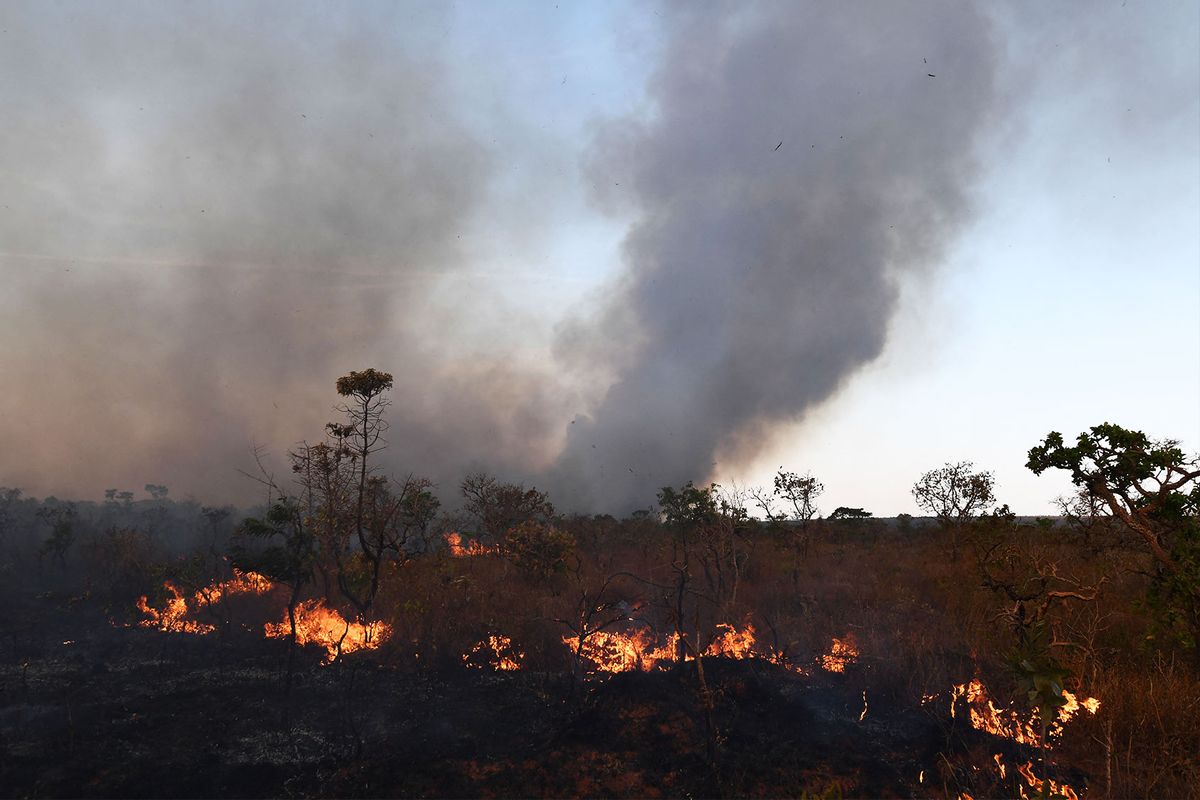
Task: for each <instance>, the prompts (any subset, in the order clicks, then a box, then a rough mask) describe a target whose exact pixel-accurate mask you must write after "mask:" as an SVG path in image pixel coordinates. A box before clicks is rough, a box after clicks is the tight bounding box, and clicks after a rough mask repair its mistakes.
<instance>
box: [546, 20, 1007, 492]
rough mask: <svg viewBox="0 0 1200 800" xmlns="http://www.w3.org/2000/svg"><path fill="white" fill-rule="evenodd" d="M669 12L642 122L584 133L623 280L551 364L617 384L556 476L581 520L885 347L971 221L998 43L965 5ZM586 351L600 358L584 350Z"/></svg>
mask: <svg viewBox="0 0 1200 800" xmlns="http://www.w3.org/2000/svg"><path fill="white" fill-rule="evenodd" d="M722 11H723V12H725V13H713V12H714V10H713V9H712V8H710V7H708V6H703V7H697V6H692V5H688V6H686V7H684V8H681V9H677V13H675V14H674V15H673V16H672V18H671V19H670V21H669V23H668V30H669V39H668V41H667V43H666V45H665V52H664V55H663V59H662V63H661V65H660V66H659V68H658V70H657V72H656V73H655V74H654V76H653V78H652V83H651V91H650V95H651V99H652V100H653V102H654V110H653V114H652V115H651V117H650V118H649V119H648V120H641V119H638V120H619V121H613V122H611V123H609V124H608V125H607V126H606V128H605V129H604V130H603V132H602V133H601V134H600V136H599V139H598V143H597V145H596V148H595V151H594V152H593V153H592V157H591V162H590V171H591V174H592V175H593V177H594V180H595V184H596V185H597V186H598V187H600V189H601V193H600V200H601V201H602V202H604V203H607V204H610V205H613V206H615V207H617V208H619V209H623V210H624V211H625V212H626V213H631V214H632V215H634V218H635V219H636V222H635V223H634V225H633V227H632V229H631V231H630V233H629V235H628V238H627V239H626V241H625V244H624V258H625V266H626V271H625V273H624V275H623V277H622V278H621V280H620V282H619V284H618V285H617V286H615V287H614V289H613V292H612V294H611V296H610V297H609V299H608V300H607V302H606V304H605V307H604V308H603V309H602V310H600V311H599V312H598V313H597V314H596V316H595V317H594V318H593V319H592V320H590V321H589V322H586V323H581V324H579V325H576V326H573V327H572V328H571V329H570V330H569V331H567V332H566V333H564V336H563V339H562V341H561V343H560V344H561V346H562V348H563V350H564V351H565V352H567V353H570V352H574V351H576V350H580V351H584V352H586V353H587V362H588V363H589V364H594V363H597V362H599V363H601V364H604V365H607V366H608V367H609V369H611V371H612V372H613V374H614V375H615V382H614V383H613V384H612V385H611V388H609V389H608V391H607V394H606V395H605V396H604V398H603V400H602V401H601V402H600V403H599V405H598V406H597V407H596V408H595V410H594V412H593V413H592V414H591V415H590V418H588V419H581V420H578V421H577V422H576V423H575V424H574V425H573V426H572V431H571V435H570V440H569V443H568V446H567V449H566V451H565V453H564V455H563V456H562V458H561V460H560V463H559V470H560V471H559V473H558V474H559V476H560V478H561V480H563V481H564V483H566V484H567V485H569V486H571V487H572V489H571V493H573V494H575V495H577V496H579V497H590V500H591V503H592V505H593V506H594V507H597V508H612V507H621V508H630V507H634V506H645V505H649V504H650V503H651V502H652V501H653V497H654V491H655V489H656V487H660V486H664V485H678V484H680V483H681V482H682V481H686V480H703V479H705V478H706V477H707V476H709V475H711V473H712V471H713V467H714V466H715V464H716V463H717V462H718V461H719V460H725V459H727V460H729V461H732V462H737V461H739V460H744V459H746V458H747V457H749V456H752V455H753V454H754V453H755V452H756V450H757V448H758V447H759V446H760V445H761V444H762V442H763V441H764V437H766V436H767V435H768V434H769V432H770V431H771V429H772V426H774V425H776V424H777V423H779V422H781V421H790V420H793V419H795V418H796V417H798V416H799V415H801V414H803V413H804V411H805V410H806V409H808V408H810V407H812V406H813V405H814V404H816V403H820V402H822V401H824V400H826V399H827V398H829V397H830V396H831V395H833V394H834V393H835V392H836V391H837V389H838V387H839V385H840V384H841V383H842V382H843V381H844V380H846V378H847V377H848V376H850V375H851V374H853V372H854V371H855V370H856V369H857V368H859V367H861V366H862V365H864V364H866V363H867V362H869V361H871V360H872V359H873V358H875V357H876V356H878V355H879V353H880V351H881V349H882V348H883V346H884V342H885V340H886V336H887V330H888V324H889V321H890V319H891V317H892V314H893V311H894V309H895V306H896V302H897V292H898V279H899V278H900V277H901V276H903V275H904V274H906V273H911V272H913V271H917V270H922V269H925V268H928V267H930V266H931V265H933V264H935V263H936V262H937V260H938V258H939V256H940V255H942V254H943V252H944V251H945V248H946V245H947V243H948V242H950V241H951V240H952V237H953V236H954V234H955V233H957V232H958V231H959V230H960V229H961V228H962V226H963V223H964V221H965V220H967V219H968V212H969V209H970V205H971V197H970V187H971V185H972V181H973V179H974V178H975V176H976V172H977V165H976V161H975V153H976V145H977V142H978V139H979V138H980V134H981V133H982V132H983V131H984V129H985V124H986V122H987V121H988V119H989V112H990V111H991V109H992V106H993V101H994V90H993V76H994V72H995V64H994V63H993V52H994V49H995V48H994V46H993V43H992V41H991V37H990V33H989V27H988V24H987V22H986V20H985V19H984V18H983V17H982V16H981V14H980V12H979V10H978V9H976V8H974V7H972V6H970V5H968V4H962V3H943V4H930V3H925V2H921V3H882V4H880V3H871V4H862V3H842V4H836V5H828V4H802V3H779V4H770V5H759V6H745V5H742V4H736V5H730V6H727V7H722ZM597 349H599V352H597Z"/></svg>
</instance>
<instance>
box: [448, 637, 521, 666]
mask: <svg viewBox="0 0 1200 800" xmlns="http://www.w3.org/2000/svg"><path fill="white" fill-rule="evenodd" d="M462 660H463V663H464V664H466V665H467V666H468V667H470V668H472V669H483V667H484V665H485V664H486V665H487V666H489V667H491V668H492V669H495V670H499V671H501V672H509V671H512V670H518V669H521V662H522V661H524V660H525V653H523V652H522V651H521V650H518V649H517V647H516V645H514V644H513V641H512V639H510V638H508V637H507V636H489V637H487V638H486V639H484V640H483V641H481V642H479V643H478V644H476V645H475V646H474V647H472V648H471V650H470V652H467V653H463V657H462ZM481 661H482V662H483V663H480V662H481Z"/></svg>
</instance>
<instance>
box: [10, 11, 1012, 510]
mask: <svg viewBox="0 0 1200 800" xmlns="http://www.w3.org/2000/svg"><path fill="white" fill-rule="evenodd" d="M382 8H383V10H382V11H381V10H379V9H377V8H374V7H366V6H354V7H349V8H347V9H345V10H344V11H342V12H336V11H332V10H330V9H329V8H322V9H321V10H320V11H319V13H318V12H316V11H314V10H313V8H311V7H308V6H296V7H293V6H291V5H286V6H269V5H267V6H264V5H254V6H244V5H241V4H232V5H228V6H221V5H213V4H205V5H203V6H196V7H192V6H185V5H177V4H172V5H169V6H164V5H161V4H145V5H122V6H118V7H115V8H113V7H107V6H106V7H103V8H101V7H91V6H52V7H51V6H45V5H41V4H31V5H29V6H15V5H6V6H4V7H3V8H2V9H0V22H2V23H3V24H2V25H0V28H3V30H4V33H3V37H4V39H3V46H2V47H0V100H2V101H3V104H4V109H5V118H6V122H5V125H3V126H0V176H3V180H0V242H2V245H0V251H2V252H0V270H2V273H0V274H2V276H3V279H4V281H5V283H6V284H7V286H6V291H5V294H4V296H3V297H0V312H2V313H3V317H2V318H0V337H2V338H0V368H2V369H3V371H4V377H5V382H6V392H5V393H4V395H3V396H2V397H0V418H2V419H3V436H4V440H5V441H4V447H2V448H0V485H4V484H7V485H17V486H23V487H26V488H27V489H32V490H33V491H35V492H37V491H40V492H46V491H57V492H60V493H64V494H68V495H76V496H78V495H83V496H92V497H94V496H96V495H98V494H99V492H100V490H101V489H102V488H104V487H107V486H117V487H119V488H137V487H138V486H140V485H141V484H142V483H144V482H149V481H153V482H160V483H166V484H168V485H171V486H173V487H183V490H184V491H195V492H197V493H200V494H202V495H205V494H207V496H206V497H205V498H204V499H209V498H210V497H211V499H213V500H225V499H234V500H241V499H246V498H247V497H248V495H249V494H250V493H251V492H252V491H253V490H254V487H253V485H252V484H250V483H249V482H247V481H245V480H244V479H242V478H240V477H238V476H237V475H236V472H235V468H236V467H238V466H243V467H245V466H249V459H248V448H249V446H250V444H251V443H258V444H264V445H268V446H269V447H270V449H271V450H273V451H274V453H275V455H276V458H278V456H279V454H280V453H281V451H283V450H284V449H286V448H287V447H288V446H289V445H291V444H292V443H294V442H295V441H297V440H298V439H301V438H303V437H309V438H312V437H314V436H318V435H319V434H320V431H321V426H322V424H323V423H324V422H325V421H326V420H327V419H328V418H329V406H330V404H331V402H332V400H333V399H334V398H333V397H332V396H331V394H332V385H333V381H334V379H335V378H336V377H337V376H338V375H341V374H344V373H345V372H347V371H349V370H351V369H360V368H363V367H366V366H376V367H379V368H382V369H387V370H389V371H391V372H393V373H394V374H395V375H396V379H397V381H396V389H395V391H394V393H393V400H394V405H393V408H392V410H391V420H392V426H393V427H392V434H391V438H392V440H393V442H394V443H395V446H394V447H393V450H394V452H393V453H392V454H391V459H392V462H393V466H395V467H398V468H400V469H402V470H407V469H412V470H414V471H418V472H421V473H424V474H429V475H432V476H433V477H434V478H435V479H437V480H439V481H442V482H443V483H444V484H448V485H451V486H452V485H453V482H454V480H455V478H456V476H460V475H461V474H462V472H463V471H465V470H466V469H468V468H471V467H474V466H485V467H489V468H492V469H496V470H498V471H503V472H505V473H506V474H508V475H511V476H513V477H517V478H524V479H527V480H535V481H537V482H539V483H543V484H549V486H550V488H551V489H552V490H553V491H554V492H555V493H556V499H557V500H558V501H559V502H560V504H561V505H563V506H565V507H572V506H574V507H578V508H589V507H590V508H595V509H601V508H603V509H605V510H613V511H619V510H626V509H629V508H631V507H634V506H638V505H645V504H647V503H648V502H650V501H651V500H652V499H653V493H654V491H655V489H656V488H657V487H659V486H662V485H664V484H668V483H676V484H677V483H680V482H682V481H685V480H689V479H694V480H702V479H704V478H705V477H706V476H707V475H708V474H709V472H710V470H711V467H712V465H713V464H714V462H715V461H716V460H718V459H730V460H738V459H745V458H747V457H749V456H751V455H753V454H754V452H755V451H756V449H757V448H758V447H759V445H760V444H761V443H762V442H763V440H764V437H765V436H767V434H768V433H769V432H770V430H771V429H772V426H774V425H777V424H778V423H781V422H786V421H789V420H792V419H794V418H796V417H797V416H798V415H801V414H802V413H803V412H804V411H805V410H806V409H808V408H810V407H811V406H813V405H814V404H816V403H820V402H822V401H823V400H826V399H827V398H829V397H830V396H831V395H832V394H833V393H834V392H835V391H836V390H837V389H838V387H839V385H840V384H841V383H842V382H843V381H844V380H845V379H846V378H847V377H848V376H849V375H851V374H852V373H853V372H854V371H855V370H856V369H857V368H858V367H860V366H862V365H863V364H864V363H867V362H869V361H870V360H871V359H873V358H875V357H876V356H877V355H878V354H879V353H880V351H881V349H882V347H883V345H884V342H885V338H886V333H887V329H888V324H889V320H890V318H891V316H892V313H893V310H894V307H895V305H896V301H897V291H898V289H897V279H898V277H899V276H901V275H903V274H905V273H908V272H912V271H915V270H921V269H923V268H926V267H928V266H930V265H932V264H934V263H935V262H936V261H937V259H938V258H939V256H940V255H941V254H942V253H943V252H944V249H945V247H946V244H947V243H948V242H949V241H950V240H951V237H952V236H953V235H954V234H955V233H956V232H958V231H959V229H960V228H961V226H962V225H963V222H964V220H965V219H966V218H967V215H968V211H969V208H970V191H969V190H970V187H971V184H972V181H973V179H974V177H975V174H976V164H975V161H974V153H975V147H976V145H977V142H978V139H979V137H980V134H981V132H983V131H984V130H985V126H986V123H987V121H988V118H989V112H990V110H991V109H992V107H993V105H994V90H993V74H994V71H995V64H994V63H993V52H994V46H993V43H992V41H991V38H990V33H989V30H988V26H987V24H986V21H985V20H984V19H983V18H982V16H981V14H980V13H979V12H978V11H977V10H975V9H973V8H972V7H970V6H967V5H964V4H949V3H947V4H944V5H943V4H939V5H931V4H929V3H924V2H922V3H916V4H911V5H909V4H903V3H886V4H869V5H868V4H839V5H827V4H820V5H818V4H811V5H802V4H799V3H780V4H776V5H769V6H746V5H742V4H736V5H730V6H725V7H719V8H716V7H709V6H705V7H703V8H701V7H692V6H687V5H682V6H680V7H679V8H678V9H676V10H675V11H673V12H670V13H669V14H668V16H667V19H666V20H665V22H664V23H663V24H664V29H663V32H664V34H665V37H666V38H665V43H664V45H663V52H662V60H661V63H660V64H659V65H658V66H657V68H656V69H655V71H654V72H653V76H652V80H651V85H650V93H649V94H650V99H651V100H652V101H653V103H654V106H655V107H654V111H653V113H652V114H651V115H650V116H649V117H648V118H643V117H638V118H631V119H622V120H611V121H609V122H607V123H605V124H604V125H603V128H602V130H601V132H600V134H599V136H598V138H597V139H596V141H595V142H594V144H593V145H591V146H590V150H589V151H588V153H587V155H586V156H585V160H586V163H587V167H586V177H587V179H589V180H590V181H591V182H592V183H594V184H595V185H596V187H597V195H598V196H597V199H598V201H599V202H600V203H602V204H605V205H607V206H609V207H611V208H615V209H617V210H618V211H619V212H620V213H622V214H624V215H628V216H629V217H630V218H631V219H633V220H634V222H633V227H632V229H631V231H630V233H629V235H628V238H627V240H626V242H625V245H624V259H625V264H624V267H625V271H624V273H623V275H622V276H621V277H620V278H619V281H618V283H617V285H616V286H615V287H614V289H613V290H612V291H611V292H609V293H608V294H607V295H605V297H604V299H603V301H602V302H601V303H599V304H598V307H591V308H585V309H582V310H580V312H579V314H578V318H577V319H576V320H575V321H573V322H571V323H569V324H566V325H564V326H563V327H562V329H561V330H560V333H559V335H558V337H557V341H556V343H555V352H556V354H557V361H555V360H553V359H551V358H549V357H547V356H546V355H545V353H546V352H548V350H549V346H550V343H549V342H547V341H545V340H544V339H545V337H543V341H541V342H533V343H532V344H531V343H530V342H527V341H523V340H522V334H523V332H524V331H525V330H526V326H524V325H523V324H522V320H521V319H520V318H519V317H517V316H515V315H514V314H515V312H512V311H511V310H509V309H507V308H506V307H505V304H504V301H503V298H502V297H501V296H500V294H492V293H489V292H488V291H486V290H479V289H476V290H474V291H468V290H467V289H464V288H463V287H464V286H468V285H469V283H470V282H469V281H465V282H464V281H463V280H462V278H463V276H464V275H467V276H469V274H470V271H471V270H472V269H474V268H476V267H477V266H478V265H477V264H476V263H474V261H473V259H474V258H475V257H476V256H477V255H478V253H477V252H472V251H471V248H469V247H467V246H466V245H465V244H464V241H465V237H466V238H469V234H470V231H471V230H473V229H474V227H475V226H476V225H477V224H478V222H479V220H480V219H481V218H483V217H486V216H488V215H491V214H494V213H496V209H497V200H496V198H497V195H496V193H495V192H494V185H495V184H496V182H497V176H498V175H501V174H502V172H503V170H504V168H505V166H504V162H505V160H506V158H505V156H504V154H498V153H495V152H493V151H491V150H489V148H488V146H487V144H486V143H485V141H484V137H482V136H481V135H480V132H479V131H478V130H477V129H473V128H472V127H471V125H470V124H468V123H467V122H466V121H465V118H464V115H463V114H461V113H460V111H461V109H459V108H457V107H456V103H458V102H461V98H460V97H458V95H456V89H455V81H454V69H455V68H454V67H453V66H452V65H451V64H449V63H448V62H447V54H446V53H444V52H443V47H442V44H441V43H440V42H439V40H438V38H437V35H436V32H437V31H438V30H440V29H442V27H443V25H446V24H449V23H448V22H447V21H446V20H445V19H443V18H442V17H443V13H442V12H441V11H437V10H434V11H428V10H423V11H419V12H415V11H413V9H412V8H411V7H407V6H395V7H393V6H391V5H384V6H383V7H382ZM446 13H447V14H448V13H450V12H446ZM459 68H461V69H468V68H470V69H473V68H480V69H482V68H486V65H475V66H467V67H459ZM930 73H932V74H933V75H935V76H936V77H931V76H930ZM551 77H552V79H553V78H555V77H557V76H551ZM564 81H565V78H564ZM476 116H478V115H476ZM780 143H781V144H780ZM576 146H577V147H580V148H581V149H583V146H582V145H578V144H577V145H576ZM530 188H531V194H532V193H534V192H536V187H530ZM501 213H503V212H501ZM508 222H510V223H512V225H513V227H516V228H522V227H526V226H527V227H529V228H531V229H532V228H533V227H535V226H536V224H537V222H536V220H533V219H528V220H524V221H522V220H508ZM456 281H457V282H456ZM536 333H537V332H536V330H535V331H534V333H533V334H530V335H532V336H536ZM539 354H541V355H539ZM596 386H599V387H600V389H599V391H597V392H596V393H595V394H593V395H591V396H589V395H587V394H586V390H587V389H588V387H596ZM583 412H587V416H582V414H583ZM577 414H579V415H580V416H578V417H577V418H576V415H577ZM572 418H576V421H575V422H573V423H572V422H571V420H572ZM564 436H565V437H566V439H565V449H564ZM275 463H276V464H277V465H278V463H279V462H278V461H276V462H275ZM239 487H240V488H239Z"/></svg>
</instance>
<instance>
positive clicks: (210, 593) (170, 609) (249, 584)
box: [137, 569, 273, 635]
mask: <svg viewBox="0 0 1200 800" xmlns="http://www.w3.org/2000/svg"><path fill="white" fill-rule="evenodd" d="M163 588H164V589H165V590H166V591H167V594H168V595H170V596H169V597H168V598H167V604H166V606H165V607H163V608H162V609H157V608H154V607H153V606H151V605H150V603H149V602H148V601H147V598H146V596H145V595H142V596H141V597H140V598H138V601H137V607H138V610H139V611H141V612H142V613H143V614H145V615H146V616H147V617H149V619H144V620H142V621H141V622H139V623H138V624H139V625H140V626H141V627H143V628H156V629H158V630H160V631H167V632H169V633H195V634H201V635H203V634H207V633H212V632H213V631H214V630H216V628H215V627H213V626H212V625H208V624H205V623H203V622H196V621H194V620H189V619H187V617H188V615H190V614H193V613H195V610H196V608H197V607H199V606H211V605H215V604H216V603H218V602H220V601H221V600H222V599H223V598H226V597H231V596H233V595H238V594H266V593H267V592H269V591H271V589H272V588H273V584H272V583H271V581H270V580H268V579H267V578H264V577H263V576H262V575H259V574H258V573H257V572H241V571H239V570H237V569H235V570H234V571H233V577H232V578H231V579H229V580H227V581H222V582H220V583H214V584H212V585H211V586H206V587H204V588H203V589H199V590H197V591H196V592H195V593H194V594H193V595H192V599H191V602H190V604H189V602H188V600H187V598H185V597H184V596H183V592H181V591H180V590H179V588H178V587H177V586H176V585H175V584H173V583H171V582H170V581H166V582H165V583H163Z"/></svg>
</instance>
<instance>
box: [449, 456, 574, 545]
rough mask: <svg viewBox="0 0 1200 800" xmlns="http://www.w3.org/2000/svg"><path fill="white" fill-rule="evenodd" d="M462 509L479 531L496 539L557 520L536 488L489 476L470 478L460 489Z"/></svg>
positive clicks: (541, 493) (547, 502)
mask: <svg viewBox="0 0 1200 800" xmlns="http://www.w3.org/2000/svg"><path fill="white" fill-rule="evenodd" d="M460 488H461V491H462V496H463V509H464V510H465V511H466V512H467V513H468V514H470V515H471V516H473V517H475V519H476V520H477V521H478V523H479V527H480V530H481V531H482V532H483V533H484V534H486V535H488V536H490V537H492V538H493V539H500V538H502V537H503V536H504V535H505V533H507V532H508V531H509V530H510V529H512V528H515V527H517V526H518V525H522V524H524V523H526V522H533V521H537V522H542V523H549V522H550V521H551V520H552V519H553V517H554V506H553V504H551V502H550V497H549V496H548V495H547V494H546V493H545V492H542V491H538V490H537V489H536V488H529V489H526V488H525V487H524V486H522V485H520V484H517V483H501V482H500V481H498V480H497V479H496V478H495V477H494V476H492V475H489V474H487V473H486V472H475V473H472V474H470V475H468V476H467V477H466V478H465V479H464V480H463V482H462V486H461V487H460Z"/></svg>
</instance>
